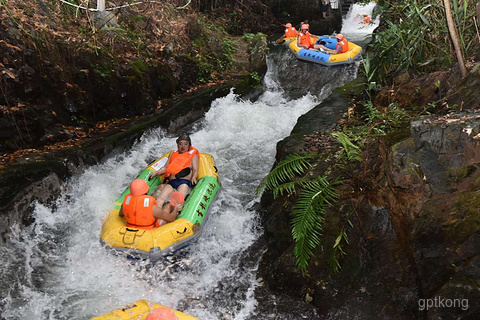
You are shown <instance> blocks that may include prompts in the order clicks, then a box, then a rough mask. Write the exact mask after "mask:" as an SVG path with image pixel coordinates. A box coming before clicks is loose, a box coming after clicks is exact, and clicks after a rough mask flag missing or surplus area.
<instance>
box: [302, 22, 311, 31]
mask: <svg viewBox="0 0 480 320" xmlns="http://www.w3.org/2000/svg"><path fill="white" fill-rule="evenodd" d="M308 28H310V26H309V25H308V23H304V24H302V30H308Z"/></svg>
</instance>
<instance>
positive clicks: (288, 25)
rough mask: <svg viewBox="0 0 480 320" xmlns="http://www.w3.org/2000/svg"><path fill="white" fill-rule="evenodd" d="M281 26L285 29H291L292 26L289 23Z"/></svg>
mask: <svg viewBox="0 0 480 320" xmlns="http://www.w3.org/2000/svg"><path fill="white" fill-rule="evenodd" d="M283 26H284V27H287V28H291V27H292V24H291V23H290V22H289V23H287V24H284V25H283Z"/></svg>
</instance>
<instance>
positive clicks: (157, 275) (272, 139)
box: [0, 32, 357, 320]
mask: <svg viewBox="0 0 480 320" xmlns="http://www.w3.org/2000/svg"><path fill="white" fill-rule="evenodd" d="M344 33H345V34H346V36H347V37H348V33H347V32H344ZM267 63H268V72H267V75H266V77H265V80H264V93H263V94H262V96H261V97H260V98H259V99H258V100H255V101H249V100H243V99H242V98H241V97H239V96H237V95H236V94H235V93H234V90H232V92H231V93H230V94H228V95H227V96H225V97H223V98H220V99H217V100H215V101H214V102H213V103H212V106H211V109H210V110H209V111H208V113H207V114H206V116H205V117H204V118H203V119H202V120H200V121H198V122H197V123H195V124H193V125H192V126H190V127H189V128H185V131H188V132H189V133H191V138H192V143H193V145H194V146H195V147H197V148H198V149H199V150H200V151H201V152H207V153H211V154H212V155H213V156H214V158H215V161H216V165H217V167H218V169H219V174H220V179H221V182H222V189H221V191H220V194H219V195H218V197H217V199H216V201H215V202H214V204H213V205H212V208H211V211H210V215H211V216H210V219H209V221H208V223H207V225H206V226H205V228H204V231H203V234H202V235H201V237H200V239H199V241H197V242H195V243H193V244H192V245H190V246H189V247H188V249H187V250H186V251H185V252H182V253H181V254H179V255H178V256H175V257H171V258H169V259H167V260H165V261H160V262H157V263H155V264H152V263H150V262H149V261H148V260H147V261H132V260H128V259H126V258H124V257H121V256H114V255H112V254H111V253H109V252H107V251H106V250H105V248H103V247H102V246H101V244H100V242H99V235H100V229H101V225H102V222H103V219H104V217H105V213H106V211H107V210H108V209H109V208H110V206H111V204H112V203H113V201H114V200H115V199H116V197H117V196H118V195H119V193H120V192H122V191H123V190H124V189H125V188H126V187H127V186H128V184H129V183H130V182H131V180H132V179H133V178H134V177H135V176H136V175H137V173H138V172H139V171H140V170H141V169H143V168H144V167H146V166H147V164H148V163H149V162H150V161H151V160H152V159H154V158H156V157H158V156H160V155H162V154H163V153H164V152H166V151H168V150H170V149H173V148H175V138H176V137H172V136H170V135H167V134H166V132H164V131H163V130H162V129H159V128H157V129H152V130H149V131H148V132H146V133H144V135H143V136H142V137H141V139H140V140H139V141H138V142H137V143H135V144H134V146H133V147H132V148H131V149H130V150H128V151H126V152H122V153H117V154H114V155H112V156H111V157H110V158H109V159H108V160H106V161H105V162H103V163H100V164H98V165H96V166H92V167H89V168H87V169H85V171H84V172H83V173H82V174H80V175H77V176H73V177H71V178H70V179H69V181H68V182H67V183H66V184H65V187H64V189H63V191H62V193H61V196H60V197H59V198H58V199H56V200H55V201H54V203H51V204H49V205H48V206H47V205H41V204H38V203H37V204H33V205H34V213H33V214H34V218H35V222H34V223H33V224H31V225H30V226H28V227H25V226H22V225H13V226H11V232H10V233H9V237H8V240H7V244H6V246H4V247H1V248H0V257H1V258H0V274H1V280H0V298H1V300H0V306H1V311H0V312H1V314H0V316H1V318H2V319H88V318H90V317H93V316H96V315H100V314H103V313H106V312H109V311H112V310H113V309H116V308H118V307H120V306H122V305H126V304H128V303H131V302H134V301H136V300H139V299H147V300H150V301H154V302H158V303H161V304H164V305H167V306H170V307H173V308H176V309H178V310H180V311H182V312H185V313H187V314H190V315H193V316H195V317H198V318H200V319H204V320H207V319H238V320H240V319H261V318H263V316H262V315H260V314H258V311H256V306H257V304H259V303H261V302H259V301H256V300H255V297H254V290H255V287H256V286H257V285H258V284H257V276H256V268H257V265H258V261H259V259H260V257H261V252H257V253H256V254H253V255H249V257H250V258H249V259H250V260H251V261H250V263H248V264H246V263H245V257H244V256H242V255H243V253H244V252H245V251H247V250H248V249H249V248H250V247H251V246H252V245H253V244H254V243H255V241H256V240H257V239H258V238H259V237H260V236H261V234H262V229H261V226H260V225H259V216H258V213H257V212H256V211H255V210H253V209H252V205H253V204H254V203H255V202H257V201H258V200H259V199H258V198H256V196H255V188H256V187H257V185H258V183H259V182H260V180H261V179H262V178H263V177H264V176H265V175H266V174H267V173H268V172H269V171H270V169H271V167H272V165H273V163H274V160H275V153H276V144H277V142H278V141H280V140H282V139H283V138H284V137H286V136H288V135H289V134H290V132H291V130H292V128H293V127H294V125H295V124H296V121H297V119H298V117H299V116H301V115H302V114H305V113H306V112H308V111H309V110H310V109H312V108H313V107H315V106H316V105H318V104H319V102H321V100H322V99H324V98H325V97H326V96H328V94H329V93H330V92H331V91H332V90H333V89H334V88H336V87H339V86H341V85H342V84H343V83H345V82H346V81H349V80H352V79H354V78H355V77H356V73H357V65H350V66H343V67H336V68H327V67H323V66H319V65H312V64H309V63H305V62H301V61H298V60H296V58H294V57H293V55H292V54H291V53H290V52H289V51H288V49H287V47H286V46H280V45H276V46H272V50H271V53H270V54H269V56H268V61H267ZM272 310H273V309H272ZM272 312H273V311H272ZM275 317H276V318H277V319H286V318H288V315H278V314H276V315H275ZM293 319H295V317H293Z"/></svg>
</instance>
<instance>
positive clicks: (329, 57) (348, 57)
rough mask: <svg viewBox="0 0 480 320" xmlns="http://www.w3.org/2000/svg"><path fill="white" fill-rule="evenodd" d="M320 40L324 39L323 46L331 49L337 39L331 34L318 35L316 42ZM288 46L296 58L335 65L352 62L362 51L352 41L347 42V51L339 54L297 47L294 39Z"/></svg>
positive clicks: (325, 64)
mask: <svg viewBox="0 0 480 320" xmlns="http://www.w3.org/2000/svg"><path fill="white" fill-rule="evenodd" d="M320 41H324V42H325V44H324V46H325V47H327V48H329V49H333V50H334V49H335V46H336V44H337V39H335V37H332V36H320V37H318V38H317V40H316V43H317V44H318V43H320ZM289 48H290V50H292V52H293V53H294V54H295V56H296V57H297V58H298V59H300V60H305V61H308V62H314V63H318V64H321V65H324V66H336V65H343V64H350V63H353V62H354V61H355V59H356V58H357V57H360V55H361V53H362V47H360V46H359V45H357V44H355V43H353V42H348V51H347V52H344V53H339V54H328V53H325V52H321V51H315V50H307V49H304V48H299V47H298V46H297V42H296V41H292V42H290V44H289Z"/></svg>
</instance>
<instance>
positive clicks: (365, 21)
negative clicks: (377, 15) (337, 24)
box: [363, 14, 371, 25]
mask: <svg viewBox="0 0 480 320" xmlns="http://www.w3.org/2000/svg"><path fill="white" fill-rule="evenodd" d="M370 22H371V18H370V17H369V16H368V14H364V15H363V24H364V25H369V24H370Z"/></svg>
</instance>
